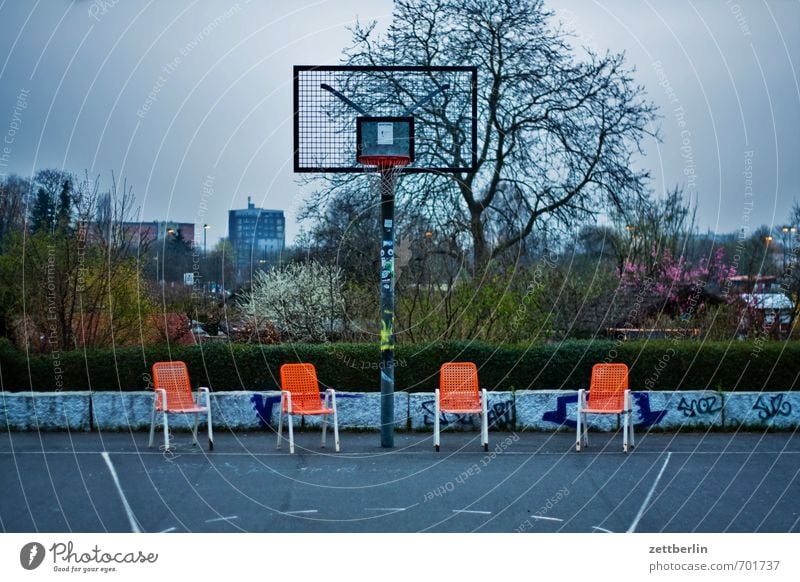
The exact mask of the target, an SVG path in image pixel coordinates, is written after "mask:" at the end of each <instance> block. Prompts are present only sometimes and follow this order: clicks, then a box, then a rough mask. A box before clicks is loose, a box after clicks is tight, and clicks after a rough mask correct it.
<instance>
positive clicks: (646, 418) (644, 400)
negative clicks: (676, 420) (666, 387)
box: [631, 392, 667, 428]
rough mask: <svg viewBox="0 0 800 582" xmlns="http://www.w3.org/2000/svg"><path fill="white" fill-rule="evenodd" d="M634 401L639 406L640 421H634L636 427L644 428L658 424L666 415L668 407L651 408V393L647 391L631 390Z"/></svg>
mask: <svg viewBox="0 0 800 582" xmlns="http://www.w3.org/2000/svg"><path fill="white" fill-rule="evenodd" d="M631 394H633V403H634V404H635V405H636V406H638V407H639V418H640V419H641V420H640V422H638V423H637V422H634V424H633V426H634V427H635V428H644V427H646V426H653V425H654V424H658V423H659V422H661V420H662V419H663V418H664V416H666V414H667V409H666V408H665V409H664V410H650V395H649V394H648V393H647V392H631Z"/></svg>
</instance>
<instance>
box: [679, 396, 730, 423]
mask: <svg viewBox="0 0 800 582" xmlns="http://www.w3.org/2000/svg"><path fill="white" fill-rule="evenodd" d="M678 410H680V411H681V412H683V415H684V416H687V417H689V418H693V417H696V416H700V415H709V414H717V413H718V412H719V411H720V410H722V401H720V400H719V398H718V397H717V396H706V397H705V398H691V399H689V400H687V399H686V398H684V397H683V396H681V401H680V402H679V403H678Z"/></svg>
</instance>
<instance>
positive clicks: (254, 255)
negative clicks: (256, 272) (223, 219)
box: [228, 196, 286, 276]
mask: <svg viewBox="0 0 800 582" xmlns="http://www.w3.org/2000/svg"><path fill="white" fill-rule="evenodd" d="M228 239H229V240H230V242H231V244H232V245H233V248H234V250H235V251H236V272H237V274H238V275H239V276H247V275H248V274H249V273H250V272H251V271H252V270H253V269H258V268H265V267H266V266H267V265H270V264H274V263H275V261H276V260H277V257H278V255H279V254H280V253H281V252H282V251H283V249H284V246H285V245H286V218H285V217H284V216H283V210H269V209H266V208H256V207H255V205H254V204H253V203H252V202H251V201H250V197H249V196H248V197H247V208H244V209H241V210H229V211H228Z"/></svg>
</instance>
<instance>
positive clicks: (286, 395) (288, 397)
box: [280, 390, 292, 414]
mask: <svg viewBox="0 0 800 582" xmlns="http://www.w3.org/2000/svg"><path fill="white" fill-rule="evenodd" d="M284 398H286V412H288V413H289V414H291V412H292V393H291V392H289V391H288V390H281V403H280V406H281V410H283V399H284Z"/></svg>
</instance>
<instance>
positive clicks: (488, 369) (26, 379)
mask: <svg viewBox="0 0 800 582" xmlns="http://www.w3.org/2000/svg"><path fill="white" fill-rule="evenodd" d="M170 356H171V357H172V359H175V360H183V361H185V362H186V364H187V366H188V367H189V372H190V374H191V377H192V383H193V384H194V385H195V386H198V385H207V386H210V387H211V388H212V389H213V390H216V391H222V390H275V389H276V388H277V387H278V384H279V370H280V366H281V364H283V363H286V362H311V363H313V364H314V365H315V366H316V368H317V373H318V376H319V378H320V381H321V382H322V383H324V384H326V385H328V386H332V387H334V388H336V389H338V390H349V391H359V392H361V391H364V392H369V391H377V390H379V382H380V375H379V362H380V350H379V349H378V345H377V343H355V344H349V343H323V344H279V345H267V346H259V345H252V344H229V343H223V342H211V343H206V344H203V345H199V346H172V347H171V348H168V347H167V346H154V347H146V348H144V349H141V348H123V349H119V350H116V351H113V350H87V351H86V352H83V351H78V350H76V351H71V352H61V353H60V354H59V353H56V354H54V355H36V356H31V357H29V358H27V360H26V357H25V355H24V354H23V353H21V352H19V351H17V350H16V349H15V348H14V347H13V346H11V345H10V343H9V342H8V341H7V340H3V339H0V380H1V381H2V386H3V389H4V390H8V391H19V390H31V389H34V390H55V389H59V388H63V389H64V390H88V389H90V388H91V389H92V390H145V389H148V388H149V387H150V368H151V366H152V364H153V363H154V362H157V361H162V360H169V359H170ZM448 361H473V362H475V363H476V364H477V365H478V369H479V377H480V381H481V384H482V385H483V386H485V387H487V388H490V389H494V390H510V389H516V390H523V389H534V390H538V389H576V388H586V387H588V383H589V376H590V374H591V368H592V365H593V364H595V363H598V362H603V361H615V362H624V363H626V364H628V366H630V368H631V377H630V384H631V388H632V389H634V390H645V389H652V390H690V389H720V390H731V391H733V390H739V391H745V390H754V391H758V390H794V389H800V373H799V371H800V344H798V343H794V342H789V343H786V342H763V343H760V344H759V343H758V342H734V343H729V342H705V343H701V342H691V341H683V342H674V341H667V340H665V341H657V342H654V341H649V342H644V341H642V342H627V343H621V342H620V343H615V342H611V341H570V342H563V343H560V344H557V345H548V346H540V345H536V346H524V345H508V344H491V343H480V342H457V341H454V342H433V343H426V344H401V345H399V346H398V349H397V353H396V368H395V379H396V382H397V384H396V389H397V390H398V391H400V390H408V391H412V392H418V391H432V390H434V389H435V388H436V387H437V386H438V382H439V367H440V366H441V364H442V363H444V362H448ZM29 374H30V376H29ZM59 376H60V379H59ZM58 382H61V385H60V386H59V385H58Z"/></svg>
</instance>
